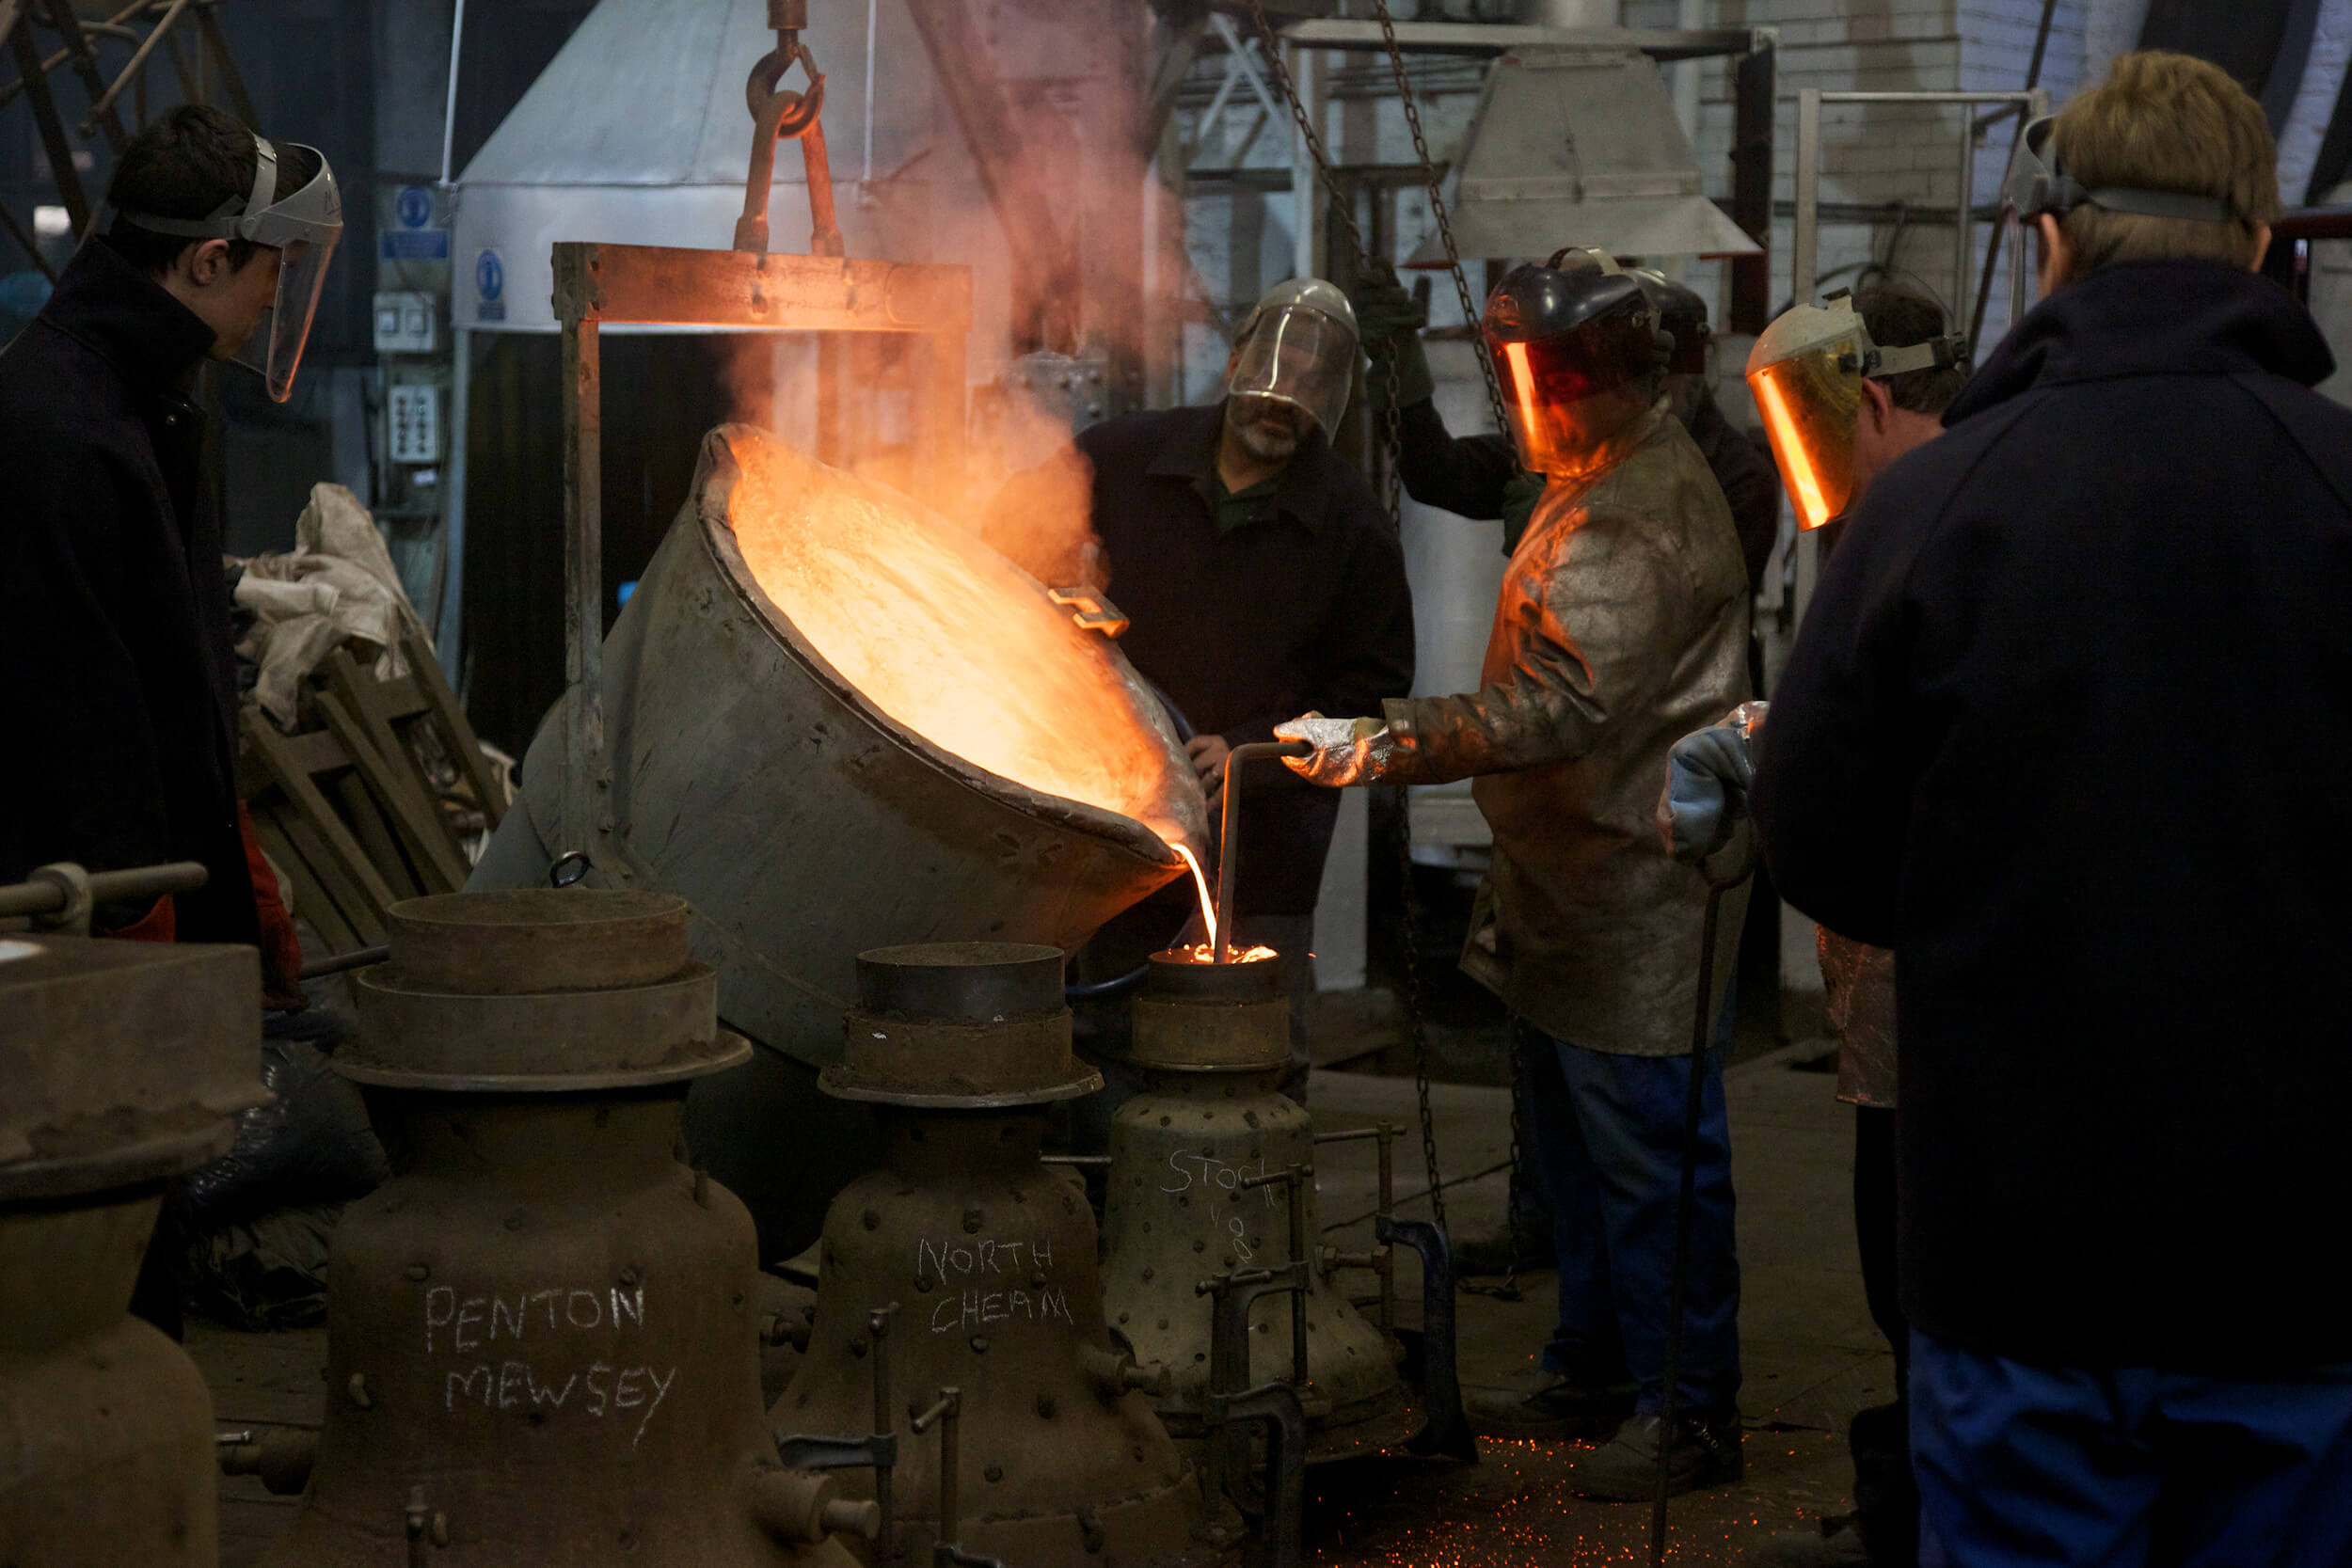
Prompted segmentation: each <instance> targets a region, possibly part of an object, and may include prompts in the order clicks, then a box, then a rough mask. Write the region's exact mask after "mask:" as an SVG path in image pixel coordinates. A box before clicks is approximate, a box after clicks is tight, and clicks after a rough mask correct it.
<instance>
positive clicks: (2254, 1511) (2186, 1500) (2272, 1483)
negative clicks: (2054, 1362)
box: [1911, 1329, 2352, 1568]
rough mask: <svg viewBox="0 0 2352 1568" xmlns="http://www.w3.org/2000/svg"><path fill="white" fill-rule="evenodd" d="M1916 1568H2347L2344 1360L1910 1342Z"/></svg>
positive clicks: (1917, 1336) (2350, 1421) (2350, 1512)
mask: <svg viewBox="0 0 2352 1568" xmlns="http://www.w3.org/2000/svg"><path fill="white" fill-rule="evenodd" d="M1911 1446H1912V1463H1913V1465H1914V1466H1915V1469H1916V1471H1917V1474H1918V1479H1919V1501H1920V1521H1919V1562H1920V1565H1921V1568H1978V1565H1979V1564H1983V1565H1988V1568H1989V1565H1991V1564H1995V1563H1997V1564H2000V1565H2001V1568H2039V1565H2042V1564H2049V1565H2051V1568H2057V1565H2058V1564H2065V1565H2066V1568H2340V1565H2342V1564H2344V1563H2346V1562H2352V1366H2339V1367H2318V1368H2313V1369H2312V1370H2309V1371H2306V1372H2303V1373H2301V1374H2299V1375H2296V1376H2291V1377H2280V1378H2259V1379H2256V1378H2222V1377H2201V1376H2192V1375H2190V1374H2188V1373H2184V1372H2161V1371H2156V1370H2152V1369H2148V1368H2125V1369H2120V1370H2117V1369H2103V1370H2091V1369H2088V1368H2076V1367H2043V1366H2029V1365H2027V1364H2026V1363H2025V1362H2022V1361H2011V1360H2009V1359H2007V1358H2006V1357H2003V1356H1998V1355H1986V1354H1979V1353H1978V1352H1975V1351H1965V1350H1960V1349H1957V1348H1955V1347H1953V1346H1949V1345H1945V1344H1941V1343H1939V1342H1937V1341H1936V1340H1935V1339H1933V1338H1930V1337H1929V1336H1928V1335H1925V1334H1922V1333H1920V1332H1919V1331H1918V1330H1917V1329H1914V1330H1913V1331H1912V1336H1911Z"/></svg>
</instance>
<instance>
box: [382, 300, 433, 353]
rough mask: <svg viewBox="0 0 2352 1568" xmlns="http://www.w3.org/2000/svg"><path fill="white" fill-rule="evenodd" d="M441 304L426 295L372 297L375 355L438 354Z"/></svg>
mask: <svg viewBox="0 0 2352 1568" xmlns="http://www.w3.org/2000/svg"><path fill="white" fill-rule="evenodd" d="M440 349H441V302H440V301H439V300H438V299H437V298H435V297H434V296H433V295H431V294H428V293H406V292H387V293H378V294H377V295H376V296H375V352H376V353H378V354H438V353H439V352H440Z"/></svg>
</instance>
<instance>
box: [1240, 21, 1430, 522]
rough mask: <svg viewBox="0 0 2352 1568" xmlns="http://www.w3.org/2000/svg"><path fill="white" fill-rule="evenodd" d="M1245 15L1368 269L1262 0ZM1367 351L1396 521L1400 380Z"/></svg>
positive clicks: (1382, 357) (1361, 269) (1352, 218)
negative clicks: (1377, 386)
mask: <svg viewBox="0 0 2352 1568" xmlns="http://www.w3.org/2000/svg"><path fill="white" fill-rule="evenodd" d="M1249 19H1250V21H1251V23H1252V24H1255V25H1256V27H1257V30H1258V41H1259V43H1260V44H1261V45H1262V46H1263V48H1264V50H1265V56H1266V62H1267V64H1268V65H1270V66H1271V67H1272V68H1273V71H1274V80H1275V83H1276V84H1277V85H1278V86H1279V87H1281V89H1282V102H1284V103H1287V104H1289V105H1290V111H1291V123H1292V124H1293V125H1295V126H1296V127H1297V128H1298V137H1299V140H1301V141H1303V142H1305V143H1306V144H1307V152H1308V155H1309V156H1310V157H1311V158H1312V159H1313V160H1314V166H1315V180H1316V182H1318V183H1320V184H1321V185H1322V186H1323V191H1324V195H1325V196H1326V197H1327V198H1329V199H1328V200H1327V202H1326V203H1325V205H1326V207H1327V209H1328V210H1329V211H1330V212H1331V213H1332V214H1334V215H1336V216H1337V217H1338V218H1339V220H1340V227H1341V228H1343V229H1344V230H1346V231H1347V243H1348V245H1350V247H1352V248H1353V249H1354V251H1355V252H1356V267H1357V271H1358V273H1359V274H1362V273H1368V272H1370V271H1371V270H1372V265H1373V262H1374V261H1375V257H1374V256H1373V253H1372V247H1371V246H1370V245H1367V244H1366V243H1365V241H1364V231H1363V230H1362V229H1361V228H1359V226H1358V225H1357V222H1356V196H1355V193H1354V192H1353V191H1349V190H1346V189H1344V188H1343V187H1342V186H1341V184H1340V182H1339V177H1338V176H1336V175H1334V174H1333V173H1332V172H1331V158H1330V154H1329V153H1328V152H1327V151H1326V150H1324V146H1323V137H1322V136H1321V135H1317V134H1316V132H1315V128H1314V125H1313V123H1312V122H1311V121H1310V120H1309V119H1307V105H1306V103H1304V102H1303V101H1302V100H1301V99H1300V98H1299V96H1298V87H1297V84H1296V83H1295V82H1293V81H1292V80H1291V68H1290V66H1289V64H1288V63H1287V62H1285V61H1284V60H1283V58H1282V45H1281V43H1280V41H1279V40H1278V39H1276V38H1275V36H1274V28H1273V26H1272V24H1269V23H1268V22H1267V21H1266V15H1265V7H1264V5H1263V3H1262V0H1249ZM1370 357H1371V359H1372V365H1373V369H1374V370H1375V372H1378V374H1379V375H1380V377H1381V378H1382V390H1383V391H1384V392H1386V394H1387V395H1386V396H1385V397H1383V398H1382V399H1381V400H1380V402H1381V405H1382V406H1381V427H1382V428H1381V435H1382V436H1383V438H1384V439H1385V441H1386V443H1387V446H1388V465H1387V467H1388V483H1387V491H1388V494H1387V497H1386V499H1387V501H1388V507H1389V521H1390V522H1391V523H1393V522H1395V521H1397V519H1398V515H1399V512H1400V509H1401V507H1402V504H1403V502H1402V500H1401V499H1400V492H1401V489H1402V485H1403V482H1404V475H1403V473H1402V471H1401V470H1400V469H1399V468H1398V467H1397V453H1398V451H1400V450H1402V448H1403V447H1404V445H1405V426H1404V420H1403V416H1402V414H1401V413H1400V411H1399V410H1398V408H1397V401H1398V394H1399V392H1401V391H1402V390H1403V384H1402V383H1400V382H1399V381H1398V380H1397V375H1396V356H1395V355H1393V354H1375V355H1372V356H1370Z"/></svg>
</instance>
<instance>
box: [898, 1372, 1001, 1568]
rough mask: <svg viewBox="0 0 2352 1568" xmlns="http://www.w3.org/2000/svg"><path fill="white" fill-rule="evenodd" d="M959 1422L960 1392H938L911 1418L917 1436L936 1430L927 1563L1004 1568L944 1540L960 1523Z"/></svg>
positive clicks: (961, 1398) (993, 1560) (955, 1542)
mask: <svg viewBox="0 0 2352 1568" xmlns="http://www.w3.org/2000/svg"><path fill="white" fill-rule="evenodd" d="M962 1420H963V1390H962V1389H961V1388H942V1389H941V1390H940V1391H939V1399H938V1402H936V1403H934V1404H933V1405H932V1406H931V1407H930V1409H929V1410H926V1411H924V1412H923V1413H922V1414H921V1415H919V1416H917V1417H915V1418H914V1430H915V1432H916V1433H918V1434H919V1433H924V1432H928V1431H930V1428H931V1427H932V1425H933V1424H934V1423H936V1424H937V1426H938V1427H939V1539H938V1540H936V1541H934V1542H932V1543H931V1562H932V1563H933V1565H934V1568H938V1565H941V1564H945V1565H946V1568H1005V1565H1004V1564H1003V1563H1002V1562H1000V1561H998V1560H996V1559H995V1558H993V1557H981V1556H979V1555H978V1554H977V1553H976V1552H967V1551H965V1550H964V1549H963V1544H962V1543H961V1542H960V1541H951V1540H949V1539H948V1537H949V1536H951V1535H954V1534H956V1533H958V1531H959V1528H960V1527H961V1525H962V1523H963V1510H962V1508H961V1499H960V1498H959V1497H957V1496H956V1469H957V1466H958V1465H961V1463H962V1457H963V1456H962V1451H961V1447H960V1445H959V1442H958V1436H959V1433H958V1428H959V1427H960V1426H961V1424H962ZM883 1561H885V1562H886V1561H887V1559H883Z"/></svg>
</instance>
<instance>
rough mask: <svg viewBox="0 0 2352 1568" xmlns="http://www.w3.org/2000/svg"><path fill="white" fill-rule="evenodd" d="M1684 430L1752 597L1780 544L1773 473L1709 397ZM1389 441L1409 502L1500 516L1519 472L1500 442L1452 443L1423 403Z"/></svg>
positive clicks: (1401, 415)
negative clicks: (1394, 444)
mask: <svg viewBox="0 0 2352 1568" xmlns="http://www.w3.org/2000/svg"><path fill="white" fill-rule="evenodd" d="M1689 429H1690V432H1691V439H1692V441H1694V442H1696V443H1697V444H1698V449H1699V455H1700V456H1702V457H1704V458H1706V459H1707V467H1708V471H1710V472H1711V473H1713V474H1714V476H1715V483H1717V484H1718V485H1720V486H1721V487H1722V489H1723V492H1724V501H1725V503H1726V504H1728V505H1729V506H1730V508H1731V523H1732V527H1733V528H1734V529H1736V530H1738V531H1739V534H1740V560H1741V562H1743V563H1744V564H1745V565H1746V567H1747V569H1748V592H1749V593H1751V594H1753V593H1755V592H1756V590H1757V589H1759V588H1761V587H1762V586H1763V583H1764V567H1765V564H1766V563H1767V562H1770V561H1771V559H1772V546H1773V545H1774V544H1776V543H1778V541H1779V539H1780V472H1779V470H1778V469H1776V468H1774V467H1772V459H1771V458H1770V457H1768V456H1766V455H1765V454H1764V453H1763V452H1761V451H1757V450H1756V443H1755V442H1753V441H1751V440H1749V439H1748V438H1747V437H1746V436H1742V435H1741V434H1740V432H1738V431H1737V430H1734V429H1733V428H1732V427H1731V421H1730V420H1726V419H1724V411H1723V409H1722V408H1721V407H1719V406H1717V404H1716V402H1715V398H1714V394H1712V393H1711V392H1710V393H1709V394H1708V395H1707V396H1706V397H1704V398H1701V399H1700V400H1699V405H1698V409H1697V411H1696V412H1694V413H1693V414H1692V416H1691V422H1690V425H1689ZM1397 440H1398V451H1397V460H1396V467H1397V475H1398V477H1399V478H1401V479H1403V480H1404V482H1405V490H1406V494H1407V495H1409V496H1411V497H1412V498H1413V499H1415V500H1417V501H1419V502H1421V503H1422V505H1423V506H1434V507H1437V508H1438V509H1439V510H1441V511H1445V512H1452V513H1454V514H1456V515H1460V516H1464V517H1500V516H1502V487H1503V486H1504V485H1506V484H1508V483H1511V479H1512V476H1513V475H1515V474H1517V473H1518V471H1519V457H1518V451H1517V450H1515V449H1514V447H1513V445H1512V442H1511V438H1510V437H1509V436H1494V435H1486V436H1454V435H1453V434H1451V433H1449V432H1448V431H1447V429H1446V427H1445V420H1444V419H1443V418H1442V417H1440V416H1439V414H1438V405H1437V404H1436V402H1435V401H1434V400H1431V399H1423V400H1422V401H1421V402H1420V403H1416V404H1411V405H1410V406H1408V407H1406V408H1404V409H1401V410H1399V411H1398V416H1397ZM1517 547H1518V540H1516V539H1507V540H1505V541H1504V542H1503V553H1505V554H1506V555H1507V554H1509V553H1510V552H1511V551H1512V550H1514V549H1516V548H1517Z"/></svg>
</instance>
